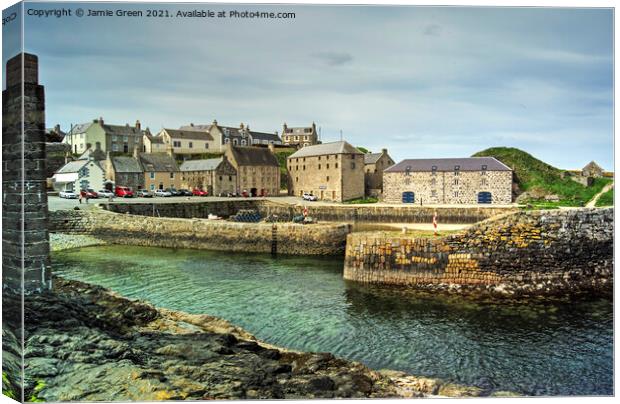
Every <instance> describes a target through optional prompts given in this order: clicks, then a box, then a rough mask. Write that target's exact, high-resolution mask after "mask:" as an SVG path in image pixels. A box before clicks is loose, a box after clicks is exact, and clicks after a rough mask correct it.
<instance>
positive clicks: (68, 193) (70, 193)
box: [58, 191, 78, 199]
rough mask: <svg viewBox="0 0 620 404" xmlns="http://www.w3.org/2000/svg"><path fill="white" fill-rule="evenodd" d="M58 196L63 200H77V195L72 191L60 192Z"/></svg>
mask: <svg viewBox="0 0 620 404" xmlns="http://www.w3.org/2000/svg"><path fill="white" fill-rule="evenodd" d="M58 196H60V197H61V198H65V199H77V198H78V195H77V194H76V193H75V192H73V191H60V193H59V194H58Z"/></svg>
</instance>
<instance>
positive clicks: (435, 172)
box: [431, 166, 437, 175]
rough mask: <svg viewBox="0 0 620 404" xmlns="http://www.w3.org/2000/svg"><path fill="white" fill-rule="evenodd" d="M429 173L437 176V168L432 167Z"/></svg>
mask: <svg viewBox="0 0 620 404" xmlns="http://www.w3.org/2000/svg"><path fill="white" fill-rule="evenodd" d="M431 172H432V173H433V175H437V166H432V167H431Z"/></svg>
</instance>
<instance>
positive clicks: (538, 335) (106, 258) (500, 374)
mask: <svg viewBox="0 0 620 404" xmlns="http://www.w3.org/2000/svg"><path fill="white" fill-rule="evenodd" d="M52 258H53V268H54V271H55V273H56V274H58V275H60V276H63V277H65V278H69V279H77V280H81V281H85V282H89V283H93V284H97V285H101V286H104V287H108V288H111V289H112V290H114V291H116V292H118V293H120V294H122V295H124V296H127V297H130V298H139V299H144V300H147V301H149V302H151V303H152V304H154V305H156V306H159V307H165V308H169V309H173V310H182V311H186V312H189V313H207V314H210V315H214V316H218V317H222V318H225V319H227V320H229V321H230V322H232V323H233V324H235V325H238V326H241V327H243V328H245V329H246V330H248V331H249V332H251V333H252V334H254V335H255V336H256V337H257V338H259V339H261V340H264V341H266V342H269V343H271V344H274V345H278V346H282V347H286V348H290V349H295V350H302V351H327V352H331V353H333V354H335V355H337V356H341V357H344V358H347V359H351V360H357V361H360V362H362V363H364V364H366V365H368V366H370V367H371V368H374V369H382V368H387V369H395V370H402V371H406V372H408V373H411V374H414V375H420V376H427V377H436V378H442V379H444V380H449V381H453V382H456V383H461V384H467V385H475V386H478V387H481V388H483V389H485V390H486V391H487V392H493V391H513V392H517V393H520V394H525V395H611V394H613V304H612V301H611V300H608V299H591V300H583V299H581V300H579V301H571V300H566V301H553V302H548V301H547V302H543V301H529V302H513V303H509V302H482V301H475V300H472V299H465V298H455V297H446V296H429V295H428V294H426V295H420V294H416V293H414V292H412V291H404V290H394V289H389V288H380V287H372V286H365V285H359V284H356V283H352V282H347V281H344V280H343V279H342V258H339V257H298V256H295V257H282V256H279V257H277V258H273V257H271V256H270V255H260V254H238V253H222V252H211V251H203V250H200V251H199V250H175V249H165V248H149V247H135V246H98V247H88V248H81V249H74V250H68V251H62V252H55V253H53V256H52Z"/></svg>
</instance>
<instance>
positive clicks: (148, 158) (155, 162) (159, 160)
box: [140, 153, 179, 172]
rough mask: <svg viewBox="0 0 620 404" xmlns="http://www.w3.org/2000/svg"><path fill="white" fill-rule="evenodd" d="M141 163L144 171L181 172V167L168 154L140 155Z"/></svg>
mask: <svg viewBox="0 0 620 404" xmlns="http://www.w3.org/2000/svg"><path fill="white" fill-rule="evenodd" d="M140 163H142V167H143V168H144V171H157V172H162V171H163V172H171V171H179V166H178V165H177V162H176V161H175V160H174V157H172V156H170V155H169V154H168V153H140Z"/></svg>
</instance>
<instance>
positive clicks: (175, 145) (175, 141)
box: [172, 140, 181, 147]
mask: <svg viewBox="0 0 620 404" xmlns="http://www.w3.org/2000/svg"><path fill="white" fill-rule="evenodd" d="M172 146H173V147H181V141H180V140H174V141H172Z"/></svg>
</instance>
